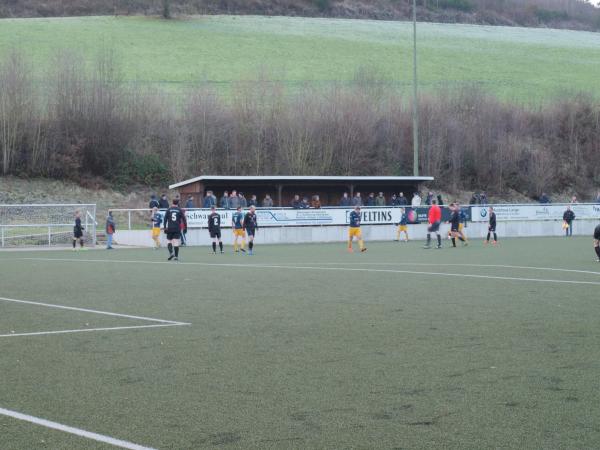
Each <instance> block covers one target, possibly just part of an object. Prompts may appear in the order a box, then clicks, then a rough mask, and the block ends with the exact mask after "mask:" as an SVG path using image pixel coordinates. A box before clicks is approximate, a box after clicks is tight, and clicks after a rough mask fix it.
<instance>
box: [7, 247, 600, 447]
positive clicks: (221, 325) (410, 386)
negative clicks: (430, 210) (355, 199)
mask: <svg viewBox="0 0 600 450" xmlns="http://www.w3.org/2000/svg"><path fill="white" fill-rule="evenodd" d="M259 240H260V236H259ZM421 244H422V243H419V242H414V243H412V242H411V243H409V244H400V243H391V242H390V243H369V250H368V252H367V253H364V254H360V253H355V254H348V253H347V252H346V250H345V247H344V244H320V245H294V246H289V245H287V246H286V245H280V246H263V245H260V243H259V244H258V245H257V247H256V254H255V255H254V256H252V257H250V256H243V255H236V254H234V253H232V252H231V249H230V248H227V253H226V254H225V255H216V256H213V255H211V254H210V253H209V250H208V248H206V247H204V248H197V247H196V248H184V249H183V250H182V252H181V262H179V263H172V262H167V261H166V256H167V254H166V250H164V249H163V250H161V251H152V250H150V249H145V250H144V249H139V250H135V249H133V250H114V251H111V252H108V251H93V250H89V251H83V252H72V251H26V252H0V297H1V298H0V342H1V344H2V358H0V373H2V383H1V385H0V432H1V435H2V438H1V444H0V447H2V448H7V449H45V448H50V449H58V448H60V449H65V450H69V449H83V448H85V449H108V448H113V447H109V446H107V445H104V444H101V443H97V442H94V441H93V440H90V439H86V438H84V437H78V436H75V435H73V434H72V433H67V432H63V431H57V430H51V429H48V428H47V427H46V426H40V425H39V424H37V425H36V424H32V423H28V422H25V421H23V420H21V419H18V418H16V417H15V414H16V413H22V414H27V415H30V416H33V417H34V418H37V419H46V420H50V421H53V422H56V423H58V424H62V425H68V426H71V427H76V428H78V429H80V430H84V431H88V432H95V433H100V434H102V435H103V436H105V437H106V436H108V437H112V438H116V439H121V440H125V441H128V442H132V443H136V444H139V445H142V446H144V448H146V447H149V448H156V449H173V450H184V449H201V448H228V449H234V448H239V449H241V448H243V449H248V448H254V449H270V448H272V449H299V448H302V449H311V448H357V449H372V448H387V449H390V448H407V449H430V448H445V449H461V450H464V449H487V448H502V449H509V448H514V449H524V448H527V449H530V448H531V449H534V448H535V449H541V448H543V449H575V448H577V449H592V448H597V447H598V442H600V429H599V428H598V423H597V418H598V417H599V416H600V391H599V390H598V379H600V362H599V361H600V347H599V346H598V323H599V321H600V303H599V302H598V286H599V285H600V264H598V263H596V262H594V255H593V251H592V248H591V241H590V239H589V238H573V239H565V238H537V239H506V240H502V241H501V243H500V245H499V246H498V247H484V246H483V245H482V243H481V241H473V242H472V245H471V246H469V247H465V248H457V249H451V248H449V247H448V246H447V243H446V242H445V245H446V247H445V248H444V249H442V250H423V249H422V248H421V247H420V246H421ZM15 300H17V301H15ZM18 300H20V301H21V302H18ZM22 301H26V302H27V301H28V302H31V301H33V302H42V303H45V304H46V305H39V304H31V303H23V302H22ZM48 305H60V306H63V307H67V308H75V309H64V308H55V307H49V306H48ZM90 310H92V311H90ZM99 312H105V313H106V312H109V313H116V314H120V315H121V316H111V315H106V314H104V313H102V314H101V313H99ZM122 315H128V316H130V317H124V316H122ZM155 319H158V320H162V321H172V322H175V323H171V325H169V324H168V323H164V325H165V326H161V327H157V326H156V325H157V324H156V322H152V320H155ZM148 325H151V326H152V325H153V326H152V327H148ZM159 325H160V323H159ZM116 327H120V328H121V329H116ZM133 327H145V328H133ZM95 328H103V330H98V331H90V330H91V329H95ZM65 330H79V331H77V332H72V333H60V332H61V331H65ZM81 330H87V331H81ZM48 332H58V333H57V334H44V333H48ZM27 333H42V334H35V335H24V334H27ZM7 411H8V412H7ZM127 448H140V447H127Z"/></svg>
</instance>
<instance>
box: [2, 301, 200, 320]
mask: <svg viewBox="0 0 600 450" xmlns="http://www.w3.org/2000/svg"><path fill="white" fill-rule="evenodd" d="M0 300H2V301H4V302H13V303H23V304H26V305H36V306H45V307H47V308H57V309H67V310H70V311H79V312H86V313H92V314H101V315H104V316H113V317H124V318H126V319H137V320H147V321H149V322H158V323H168V324H171V325H189V323H184V322H176V321H173V320H163V319H154V318H152V317H143V316H131V315H129V314H119V313H113V312H108V311H98V310H96V309H87V308H76V307H74V306H63V305H54V304H52V303H42V302H33V301H30V300H17V299H14V298H6V297H0Z"/></svg>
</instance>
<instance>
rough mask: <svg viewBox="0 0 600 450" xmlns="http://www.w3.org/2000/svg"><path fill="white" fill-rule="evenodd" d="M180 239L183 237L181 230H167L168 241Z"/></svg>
mask: <svg viewBox="0 0 600 450" xmlns="http://www.w3.org/2000/svg"><path fill="white" fill-rule="evenodd" d="M178 239H181V233H180V232H179V231H174V232H170V231H167V241H175V240H178Z"/></svg>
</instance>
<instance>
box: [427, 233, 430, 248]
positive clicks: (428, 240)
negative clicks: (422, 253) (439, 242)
mask: <svg viewBox="0 0 600 450" xmlns="http://www.w3.org/2000/svg"><path fill="white" fill-rule="evenodd" d="M429 244H431V234H429V233H427V245H429Z"/></svg>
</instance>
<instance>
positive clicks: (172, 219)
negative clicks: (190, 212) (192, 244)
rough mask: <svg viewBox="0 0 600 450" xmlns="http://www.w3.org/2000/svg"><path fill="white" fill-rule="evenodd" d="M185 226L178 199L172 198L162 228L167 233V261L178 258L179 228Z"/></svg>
mask: <svg viewBox="0 0 600 450" xmlns="http://www.w3.org/2000/svg"><path fill="white" fill-rule="evenodd" d="M185 226H187V223H186V220H185V214H184V213H183V211H182V210H181V208H179V200H178V199H175V200H173V205H172V206H171V207H170V208H169V209H167V211H166V212H165V220H164V229H165V234H166V235H167V243H168V244H167V248H168V249H169V261H171V260H172V259H174V260H175V261H178V260H179V245H180V243H181V230H182V228H184V227H185Z"/></svg>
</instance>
